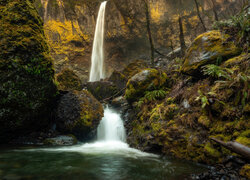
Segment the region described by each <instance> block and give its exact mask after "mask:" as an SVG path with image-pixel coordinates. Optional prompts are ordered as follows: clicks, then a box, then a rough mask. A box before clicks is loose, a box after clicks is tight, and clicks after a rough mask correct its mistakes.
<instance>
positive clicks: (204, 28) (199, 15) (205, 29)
mask: <svg viewBox="0 0 250 180" xmlns="http://www.w3.org/2000/svg"><path fill="white" fill-rule="evenodd" d="M194 2H195V5H196V10H197V15H198V17H199V19H200V21H201V24H202V27H203V30H204V32H206V31H207V28H206V26H205V23H204V22H203V20H202V18H201V14H200V10H199V4H198V2H197V0H194Z"/></svg>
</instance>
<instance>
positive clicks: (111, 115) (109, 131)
mask: <svg viewBox="0 0 250 180" xmlns="http://www.w3.org/2000/svg"><path fill="white" fill-rule="evenodd" d="M97 139H98V141H122V142H125V141H126V133H125V128H124V125H123V121H122V119H121V117H120V115H119V114H117V113H116V112H114V111H113V110H111V109H109V108H106V109H105V111H104V117H103V119H102V121H101V122H100V125H99V126H98V129H97Z"/></svg>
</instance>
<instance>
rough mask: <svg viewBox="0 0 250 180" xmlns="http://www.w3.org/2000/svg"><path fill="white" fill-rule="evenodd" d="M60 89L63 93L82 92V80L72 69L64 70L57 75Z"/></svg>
mask: <svg viewBox="0 0 250 180" xmlns="http://www.w3.org/2000/svg"><path fill="white" fill-rule="evenodd" d="M56 80H57V82H58V89H59V90H62V91H70V90H78V91H80V90H82V85H81V80H80V78H79V77H78V76H77V75H76V74H75V73H74V71H73V70H71V69H68V68H67V69H64V70H62V72H60V73H59V74H57V75H56Z"/></svg>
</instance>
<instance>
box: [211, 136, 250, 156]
mask: <svg viewBox="0 0 250 180" xmlns="http://www.w3.org/2000/svg"><path fill="white" fill-rule="evenodd" d="M211 140H213V141H215V142H217V143H218V144H220V145H222V146H223V147H225V148H226V149H229V150H231V151H233V152H235V153H237V154H239V155H241V156H242V157H244V158H246V159H248V160H250V148H249V147H247V146H244V145H242V144H240V143H237V142H234V141H229V142H223V141H220V140H218V139H215V138H211Z"/></svg>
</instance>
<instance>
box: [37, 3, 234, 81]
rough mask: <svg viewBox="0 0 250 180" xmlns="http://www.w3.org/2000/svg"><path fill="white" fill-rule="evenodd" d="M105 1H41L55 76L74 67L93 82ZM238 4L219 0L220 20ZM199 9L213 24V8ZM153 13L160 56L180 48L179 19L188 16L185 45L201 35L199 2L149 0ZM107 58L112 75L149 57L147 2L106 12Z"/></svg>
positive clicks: (109, 7)
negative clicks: (99, 20)
mask: <svg viewBox="0 0 250 180" xmlns="http://www.w3.org/2000/svg"><path fill="white" fill-rule="evenodd" d="M100 2H101V1H100V0H92V1H91V0H36V1H35V5H36V7H37V9H38V12H39V14H40V16H41V17H42V18H43V20H44V22H45V24H44V28H45V34H46V37H47V39H48V41H49V45H50V48H51V52H52V56H53V57H54V59H55V65H56V66H55V68H56V72H57V73H58V72H60V71H62V70H63V69H64V68H70V69H72V70H74V72H75V73H76V74H77V75H78V76H79V77H80V79H81V80H82V81H83V82H84V81H86V80H87V79H88V75H89V69H90V61H91V49H92V42H93V36H94V29H95V23H96V22H95V21H96V17H97V13H98V9H99V5H100ZM235 3H237V2H235V1H233V0H227V1H226V0H217V1H216V10H217V12H218V16H219V17H220V18H222V17H226V16H228V15H229V14H230V12H231V11H233V10H235V9H236V7H237V6H234V4H235ZM200 11H201V12H203V16H202V18H203V19H204V22H205V24H206V26H208V27H210V26H211V24H212V23H211V22H212V21H213V19H214V18H213V11H212V4H211V3H209V1H202V4H201V5H200ZM149 13H150V16H151V29H152V36H153V39H154V43H155V47H156V48H157V50H158V51H160V52H161V53H163V54H164V53H165V54H166V53H167V52H169V51H170V50H171V49H174V48H177V47H179V42H178V41H179V24H178V17H179V15H181V17H183V26H184V35H185V40H186V43H188V44H189V43H190V42H191V41H192V37H195V36H196V35H197V34H200V33H201V32H202V25H201V23H200V20H199V18H198V16H197V13H196V9H195V3H194V1H193V0H188V1H184V2H181V1H180V3H179V1H177V2H175V1H173V0H171V1H166V0H157V1H156V0H150V1H149ZM105 34H106V38H105V54H106V69H107V75H109V74H110V73H111V72H112V71H113V69H116V70H119V69H122V68H123V67H125V65H126V64H128V62H130V61H131V60H133V59H147V58H148V57H149V42H148V39H147V32H146V20H145V7H144V4H143V1H142V0H137V1H132V0H123V1H119V0H110V1H109V2H108V5H107V10H106V33H105Z"/></svg>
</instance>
